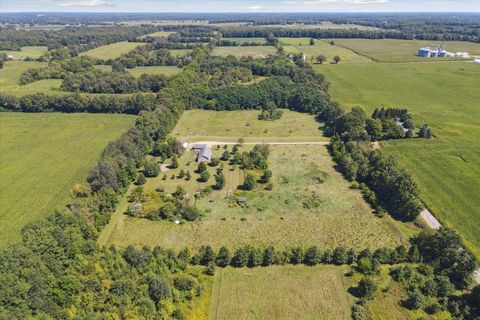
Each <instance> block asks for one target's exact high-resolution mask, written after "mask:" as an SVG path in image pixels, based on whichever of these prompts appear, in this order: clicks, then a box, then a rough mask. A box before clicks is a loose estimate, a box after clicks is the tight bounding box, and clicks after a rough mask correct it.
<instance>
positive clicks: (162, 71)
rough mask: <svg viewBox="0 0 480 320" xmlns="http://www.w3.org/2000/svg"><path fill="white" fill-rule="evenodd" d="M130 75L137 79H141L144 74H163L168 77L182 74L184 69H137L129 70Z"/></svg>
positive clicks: (171, 67) (161, 67) (173, 67)
mask: <svg viewBox="0 0 480 320" xmlns="http://www.w3.org/2000/svg"><path fill="white" fill-rule="evenodd" d="M127 71H128V72H129V73H131V74H132V75H134V76H135V77H137V78H138V77H140V76H141V75H142V74H163V75H166V76H174V75H176V74H179V73H180V72H182V68H179V67H175V66H154V67H149V66H148V67H136V68H133V69H127Z"/></svg>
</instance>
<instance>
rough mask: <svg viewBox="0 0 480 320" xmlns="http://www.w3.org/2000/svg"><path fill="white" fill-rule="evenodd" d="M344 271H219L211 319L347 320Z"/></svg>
mask: <svg viewBox="0 0 480 320" xmlns="http://www.w3.org/2000/svg"><path fill="white" fill-rule="evenodd" d="M344 272H345V269H344V268H342V267H333V266H316V267H306V266H273V267H265V268H254V269H246V268H242V269H233V268H226V269H221V270H220V269H219V270H218V271H217V272H216V274H215V283H214V285H213V293H212V303H211V306H210V317H209V319H210V320H224V319H225V320H227V319H228V320H236V319H242V320H247V319H252V320H253V319H278V320H296V319H312V320H313V319H325V320H327V319H329V320H330V319H331V320H333V319H335V320H342V319H350V314H351V312H350V303H349V300H348V297H347V294H346V289H347V288H345V287H344V285H343V273H344Z"/></svg>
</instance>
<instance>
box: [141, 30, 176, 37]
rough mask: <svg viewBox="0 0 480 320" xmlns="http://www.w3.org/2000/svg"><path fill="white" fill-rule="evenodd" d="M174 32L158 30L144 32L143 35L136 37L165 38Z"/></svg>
mask: <svg viewBox="0 0 480 320" xmlns="http://www.w3.org/2000/svg"><path fill="white" fill-rule="evenodd" d="M174 33H176V32H170V31H158V32H153V33H149V34H146V35H144V36H141V37H138V39H145V38H146V37H165V38H167V37H168V36H169V35H171V34H174Z"/></svg>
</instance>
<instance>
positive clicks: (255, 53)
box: [212, 46, 277, 58]
mask: <svg viewBox="0 0 480 320" xmlns="http://www.w3.org/2000/svg"><path fill="white" fill-rule="evenodd" d="M276 52H277V49H276V48H275V47H273V46H247V47H215V49H213V51H212V56H223V57H226V56H230V55H232V56H235V57H237V58H241V57H254V58H265V57H267V56H268V55H274V54H275V53H276Z"/></svg>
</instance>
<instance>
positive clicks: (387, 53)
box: [334, 39, 480, 62]
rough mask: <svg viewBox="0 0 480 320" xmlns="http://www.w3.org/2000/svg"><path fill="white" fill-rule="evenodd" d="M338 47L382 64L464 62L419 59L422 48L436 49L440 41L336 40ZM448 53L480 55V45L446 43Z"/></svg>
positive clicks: (444, 59) (455, 42)
mask: <svg viewBox="0 0 480 320" xmlns="http://www.w3.org/2000/svg"><path fill="white" fill-rule="evenodd" d="M334 41H335V43H336V44H337V45H338V46H342V47H345V48H348V49H350V50H353V51H354V52H357V53H359V54H362V55H365V56H368V57H371V58H372V59H375V60H377V61H381V62H432V61H447V60H464V59H460V58H433V59H425V58H420V57H417V52H418V49H420V48H421V47H432V48H436V47H438V45H439V44H440V41H419V40H392V39H381V40H367V39H334ZM445 46H446V49H447V51H451V52H458V51H462V52H463V51H467V52H469V53H470V54H471V55H480V44H478V43H471V42H462V41H446V42H445Z"/></svg>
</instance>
